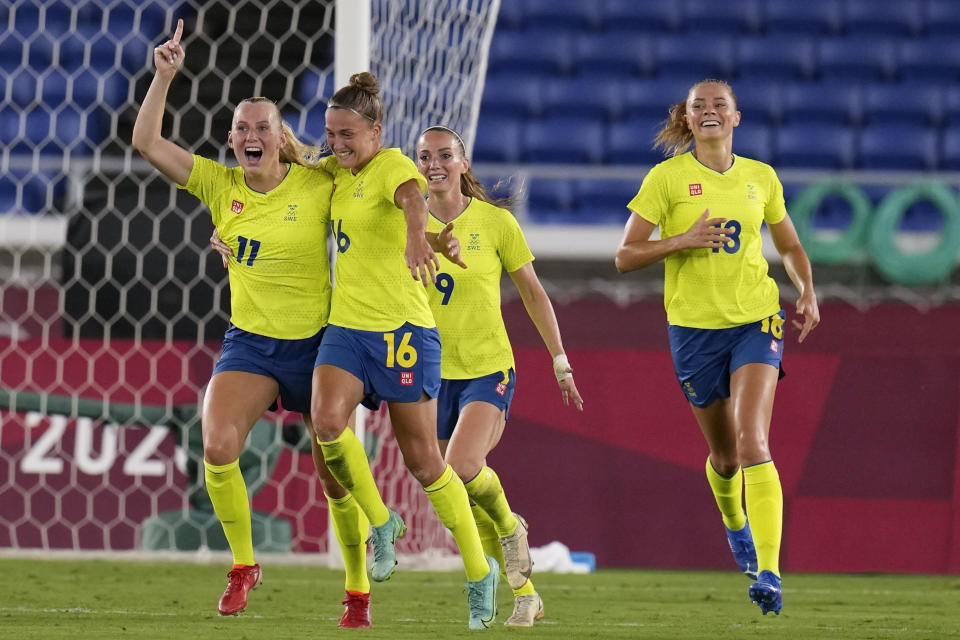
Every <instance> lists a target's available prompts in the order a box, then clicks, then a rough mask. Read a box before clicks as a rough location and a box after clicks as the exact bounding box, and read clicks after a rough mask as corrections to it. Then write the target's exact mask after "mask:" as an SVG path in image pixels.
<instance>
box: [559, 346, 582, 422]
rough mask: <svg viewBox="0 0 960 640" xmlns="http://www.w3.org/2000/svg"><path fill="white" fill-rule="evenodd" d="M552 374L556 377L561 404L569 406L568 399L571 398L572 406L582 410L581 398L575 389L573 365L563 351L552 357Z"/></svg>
mask: <svg viewBox="0 0 960 640" xmlns="http://www.w3.org/2000/svg"><path fill="white" fill-rule="evenodd" d="M553 375H554V376H556V378H557V384H559V385H560V394H561V395H562V396H563V404H564V405H565V406H568V407H569V406H570V400H573V404H574V406H576V407H577V409H579V410H580V411H583V399H582V398H581V397H580V392H579V391H577V385H576V383H575V382H574V381H573V367H571V366H570V362H569V361H568V360H567V355H566V354H565V353H561V354H558V355H556V356H554V358H553Z"/></svg>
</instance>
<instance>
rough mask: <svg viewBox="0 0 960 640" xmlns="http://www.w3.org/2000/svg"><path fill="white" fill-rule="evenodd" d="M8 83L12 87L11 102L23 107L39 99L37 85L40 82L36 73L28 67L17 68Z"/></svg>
mask: <svg viewBox="0 0 960 640" xmlns="http://www.w3.org/2000/svg"><path fill="white" fill-rule="evenodd" d="M7 84H8V85H9V87H10V103H11V104H13V105H15V106H17V107H20V108H23V107H26V106H29V105H30V104H31V103H32V102H34V101H35V100H36V99H37V85H38V84H39V82H38V80H37V76H36V74H35V73H33V72H32V71H30V70H28V69H17V70H15V71H12V72H11V74H10V76H9V78H8V79H7Z"/></svg>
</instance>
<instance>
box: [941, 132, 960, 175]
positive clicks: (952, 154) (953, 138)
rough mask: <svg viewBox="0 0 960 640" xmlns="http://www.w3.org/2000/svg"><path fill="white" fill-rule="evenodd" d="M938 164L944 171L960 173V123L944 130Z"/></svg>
mask: <svg viewBox="0 0 960 640" xmlns="http://www.w3.org/2000/svg"><path fill="white" fill-rule="evenodd" d="M938 164H939V166H940V169H942V170H944V171H960V123H958V124H952V125H950V126H949V127H945V128H944V129H943V133H942V134H941V136H940V162H939V163H938Z"/></svg>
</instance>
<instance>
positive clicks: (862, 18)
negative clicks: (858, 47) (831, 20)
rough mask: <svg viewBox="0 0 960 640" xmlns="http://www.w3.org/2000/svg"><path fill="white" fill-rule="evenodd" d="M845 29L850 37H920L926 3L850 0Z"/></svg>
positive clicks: (846, 8)
mask: <svg viewBox="0 0 960 640" xmlns="http://www.w3.org/2000/svg"><path fill="white" fill-rule="evenodd" d="M844 5H845V6H844V14H843V28H844V31H845V32H846V33H848V34H856V35H868V36H918V35H920V34H921V33H922V32H923V30H924V22H925V20H924V8H925V7H924V3H923V2H922V0H896V1H895V2H877V0H846V2H845V3H844Z"/></svg>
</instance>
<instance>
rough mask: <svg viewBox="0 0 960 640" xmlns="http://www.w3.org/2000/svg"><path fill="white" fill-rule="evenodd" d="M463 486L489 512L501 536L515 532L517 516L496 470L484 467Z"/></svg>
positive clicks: (472, 498)
mask: <svg viewBox="0 0 960 640" xmlns="http://www.w3.org/2000/svg"><path fill="white" fill-rule="evenodd" d="M463 486H464V488H465V489H466V490H467V495H468V496H470V499H471V500H473V501H474V502H475V503H476V504H478V505H480V507H482V508H483V510H484V511H486V512H487V514H489V516H490V518H491V519H492V520H493V522H494V524H495V525H496V526H497V534H498V535H499V536H500V537H501V538H503V537H506V536H509V535H511V534H513V532H514V531H515V530H516V528H517V517H516V516H515V515H513V512H512V511H510V504H509V503H507V495H506V494H505V493H504V492H503V485H501V484H500V477H499V476H497V472H496V471H494V470H493V469H491V468H490V467H484V468H483V469H480V473H478V474H477V475H475V476H474V477H473V478H471V479H470V480H468V481H467V482H465V483H464V485H463Z"/></svg>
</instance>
